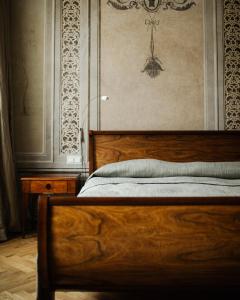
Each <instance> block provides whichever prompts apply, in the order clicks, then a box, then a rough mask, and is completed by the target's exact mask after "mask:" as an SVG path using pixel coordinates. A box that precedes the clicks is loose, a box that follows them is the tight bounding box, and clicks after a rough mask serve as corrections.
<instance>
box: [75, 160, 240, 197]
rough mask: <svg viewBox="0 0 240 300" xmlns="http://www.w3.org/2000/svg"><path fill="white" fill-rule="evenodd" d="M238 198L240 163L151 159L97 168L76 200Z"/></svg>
mask: <svg viewBox="0 0 240 300" xmlns="http://www.w3.org/2000/svg"><path fill="white" fill-rule="evenodd" d="M87 196H95V197H98V196H99V197H103V196H105V197H115V196H121V197H135V196H136V197H137V196H138V197H160V196H162V197H174V196H176V197H178V196H179V197H183V196H185V197H188V196H189V197H191V196H195V197H197V196H240V163H239V162H230V163H227V162H224V163H206V162H196V163H171V162H164V161H158V160H153V159H149V160H147V159H144V160H131V161H125V162H120V163H113V164H109V165H106V166H103V167H102V168H100V169H98V170H97V171H95V172H94V173H93V175H92V176H90V178H89V179H88V180H87V182H86V184H85V185H84V187H83V188H82V190H81V191H80V193H79V195H78V197H87Z"/></svg>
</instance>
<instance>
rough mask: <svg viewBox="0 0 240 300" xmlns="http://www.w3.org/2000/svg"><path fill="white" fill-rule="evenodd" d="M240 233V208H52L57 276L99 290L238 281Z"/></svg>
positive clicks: (61, 282)
mask: <svg viewBox="0 0 240 300" xmlns="http://www.w3.org/2000/svg"><path fill="white" fill-rule="evenodd" d="M239 232H240V207H239V206H234V207H228V206H194V207H193V206H188V207H184V206H171V207H168V206H145V207H143V206H137V207H131V206H121V207H120V206H105V207H102V206H87V207H81V206H67V207H66V206H65V207H63V206H53V207H51V227H50V236H51V237H52V239H51V243H50V248H49V249H50V253H51V268H50V269H51V278H52V280H53V282H54V283H55V284H56V285H65V286H67V285H68V284H71V285H78V286H82V287H84V286H85V287H86V286H91V287H92V289H94V288H97V287H101V288H102V287H103V286H104V287H106V286H108V287H119V286H125V287H136V286H145V287H146V286H148V287H154V286H158V287H159V286H169V285H170V286H171V285H173V286H175V287H176V286H178V285H179V286H199V285H202V286H221V285H224V286H226V285H227V286H237V285H239V282H240V235H239Z"/></svg>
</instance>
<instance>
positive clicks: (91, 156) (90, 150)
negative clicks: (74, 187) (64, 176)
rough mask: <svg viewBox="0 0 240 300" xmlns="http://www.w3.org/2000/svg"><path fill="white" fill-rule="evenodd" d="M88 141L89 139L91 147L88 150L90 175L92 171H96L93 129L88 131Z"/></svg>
mask: <svg viewBox="0 0 240 300" xmlns="http://www.w3.org/2000/svg"><path fill="white" fill-rule="evenodd" d="M88 136H89V138H88V141H89V148H88V151H89V175H91V174H92V172H93V171H94V164H95V163H94V151H93V147H94V145H93V144H94V141H93V139H94V135H93V131H92V130H89V132H88Z"/></svg>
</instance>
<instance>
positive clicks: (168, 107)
mask: <svg viewBox="0 0 240 300" xmlns="http://www.w3.org/2000/svg"><path fill="white" fill-rule="evenodd" d="M106 2H107V1H102V2H101V80H100V83H101V95H107V96H109V98H110V100H109V101H106V102H102V104H101V129H136V130H137V129H164V130H165V129H170V130H171V129H183V130H185V129H203V128H204V95H203V92H204V74H203V72H204V70H203V65H204V44H203V1H202V0H196V4H197V5H196V6H194V7H192V8H191V9H189V10H187V11H184V12H176V11H173V10H170V9H169V10H167V11H163V10H160V11H159V12H158V13H156V14H155V16H154V17H155V18H156V19H157V20H159V25H158V26H157V31H155V32H154V39H155V54H156V55H157V56H158V57H159V58H160V60H161V61H162V62H163V65H164V68H165V71H164V72H162V73H161V74H160V75H159V76H158V77H156V78H154V79H152V78H150V77H149V76H148V75H147V74H146V73H142V72H141V70H143V68H144V65H145V61H146V59H147V57H148V56H149V55H150V49H149V48H150V32H151V31H150V28H147V26H146V25H145V19H149V17H150V14H149V13H147V12H146V11H145V10H144V9H142V8H141V9H139V10H136V9H131V10H126V11H120V10H116V9H114V8H112V7H110V6H109V5H107V4H106Z"/></svg>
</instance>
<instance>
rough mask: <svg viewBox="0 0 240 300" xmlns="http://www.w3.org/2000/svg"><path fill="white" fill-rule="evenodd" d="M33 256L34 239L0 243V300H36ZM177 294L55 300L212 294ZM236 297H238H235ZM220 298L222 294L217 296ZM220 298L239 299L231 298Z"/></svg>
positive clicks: (71, 297) (150, 299)
mask: <svg viewBox="0 0 240 300" xmlns="http://www.w3.org/2000/svg"><path fill="white" fill-rule="evenodd" d="M36 254H37V241H36V238H35V237H29V238H25V239H22V238H15V239H12V240H9V241H7V242H4V243H0V300H34V299H36ZM199 292H200V291H198V293H194V296H193V295H180V294H177V295H176V294H175V296H171V297H170V295H169V294H167V295H166V294H163V293H158V294H151V293H145V294H139V293H138V294H137V293H136V294H127V293H87V292H84V293H81V292H57V293H56V294H55V295H56V296H55V299H56V300H76V299H79V300H158V299H159V300H175V299H178V300H179V299H184V300H186V299H190V300H192V299H194V300H196V299H201V300H203V299H204V300H206V299H211V300H212V299H215V297H213V296H214V295H209V294H204V295H201V296H200V295H199ZM238 296H239V295H238ZM221 299H223V298H222V295H221ZM224 299H227V300H231V299H240V298H239V297H237V298H236V297H233V296H232V295H231V296H230V295H229V294H228V296H227V297H226V298H225V297H224Z"/></svg>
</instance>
